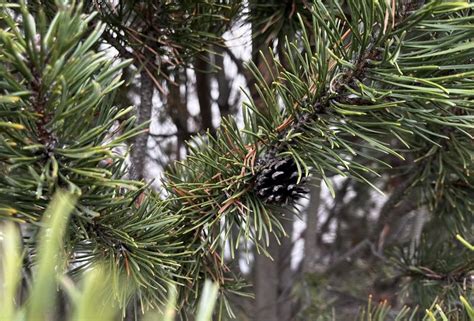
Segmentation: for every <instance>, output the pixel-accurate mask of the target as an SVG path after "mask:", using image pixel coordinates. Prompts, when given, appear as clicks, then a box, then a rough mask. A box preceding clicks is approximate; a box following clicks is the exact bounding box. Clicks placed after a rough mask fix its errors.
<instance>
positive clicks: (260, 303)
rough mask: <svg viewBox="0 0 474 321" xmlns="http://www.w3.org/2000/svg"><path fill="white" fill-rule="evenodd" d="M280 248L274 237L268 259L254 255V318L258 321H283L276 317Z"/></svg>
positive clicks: (269, 248)
mask: <svg viewBox="0 0 474 321" xmlns="http://www.w3.org/2000/svg"><path fill="white" fill-rule="evenodd" d="M279 248H280V246H279V245H278V243H277V241H276V240H275V238H274V237H272V238H271V239H270V245H269V247H268V249H267V250H268V253H269V254H270V255H271V256H272V258H269V257H267V256H265V255H263V254H257V253H255V267H254V292H255V318H254V320H258V321H283V319H281V318H279V315H278V304H277V302H278V284H279V282H280V280H279V277H278V265H277V264H276V263H275V262H277V261H278V252H279Z"/></svg>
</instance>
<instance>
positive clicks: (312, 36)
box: [0, 0, 474, 305]
mask: <svg viewBox="0 0 474 321" xmlns="http://www.w3.org/2000/svg"><path fill="white" fill-rule="evenodd" d="M216 5H217V4H216ZM473 6H474V5H473V4H470V3H467V2H449V1H429V2H427V3H426V4H425V5H423V6H419V7H413V8H406V7H401V6H399V3H398V1H373V0H349V1H347V6H346V7H345V8H342V7H341V6H340V4H339V1H336V0H331V1H324V2H323V1H313V2H312V3H308V4H305V5H304V10H305V12H306V14H307V16H309V17H310V18H309V20H308V19H307V17H305V18H304V19H303V17H302V16H299V23H300V25H301V32H299V33H297V34H296V36H295V39H291V40H286V41H284V43H283V44H282V45H281V46H282V48H284V49H283V50H282V51H281V52H280V53H279V54H275V55H274V58H273V61H267V65H268V73H269V74H270V75H271V78H272V81H271V82H270V83H268V82H267V81H265V80H264V78H263V76H262V75H261V73H260V71H259V70H258V68H256V67H255V66H254V67H253V68H252V67H251V70H252V72H253V73H254V75H255V78H256V79H257V80H258V81H257V85H256V86H257V92H258V93H259V95H260V98H261V99H260V100H259V104H263V106H257V105H256V102H254V101H252V100H251V99H250V102H249V103H247V104H246V105H245V106H244V108H243V109H244V117H243V118H244V121H243V122H244V124H243V126H240V125H238V124H237V123H236V121H235V120H233V119H232V118H229V119H224V120H223V121H222V125H221V127H220V128H219V129H218V130H217V132H216V133H213V134H209V135H201V136H196V137H194V138H193V139H192V140H191V141H190V142H189V155H188V156H187V158H186V159H185V160H183V161H181V162H177V163H176V164H174V165H173V167H172V168H171V169H170V170H169V171H168V172H167V173H166V175H165V179H164V181H163V186H164V188H165V189H166V193H165V194H164V195H157V194H156V193H154V192H153V191H152V190H151V189H150V188H149V187H148V186H144V185H143V184H142V183H140V182H135V181H131V180H126V179H125V178H124V177H125V174H126V171H127V168H126V164H125V156H124V155H123V153H122V150H123V146H124V143H125V142H126V140H127V139H129V138H130V137H132V136H134V135H136V134H137V133H139V132H140V130H141V128H140V127H139V126H138V127H137V126H134V116H132V115H131V111H132V108H127V109H120V108H118V107H116V106H114V105H113V103H112V101H113V95H114V91H115V90H116V89H117V88H118V87H119V86H120V85H121V84H122V82H121V80H120V77H121V69H122V68H123V67H124V66H126V65H127V64H129V63H130V62H129V61H127V60H124V61H115V60H112V59H111V58H110V57H109V56H107V54H106V51H102V50H100V46H99V40H100V39H101V35H102V33H103V32H104V29H105V28H106V26H105V25H104V24H101V23H94V28H93V29H89V23H90V22H91V21H93V20H94V19H96V17H95V16H94V15H93V14H92V15H83V14H82V13H81V10H82V8H81V6H78V5H71V4H68V3H65V2H64V3H63V2H58V4H57V14H56V15H55V16H54V18H53V19H52V20H51V21H49V19H48V18H47V16H46V15H44V14H42V13H41V11H40V12H38V13H37V14H36V15H35V17H33V16H32V15H31V14H30V13H29V12H28V10H27V9H26V6H25V5H16V4H1V10H2V11H1V16H0V23H1V24H2V25H4V26H5V27H4V28H3V29H2V30H0V171H1V172H2V176H1V177H0V215H1V218H2V219H8V220H13V221H16V222H19V223H27V224H30V225H32V226H35V225H37V224H38V221H39V220H40V219H41V217H42V215H43V214H44V211H45V209H46V206H47V204H48V202H49V201H50V200H51V197H52V195H53V194H54V192H55V191H57V190H58V189H67V190H69V191H71V192H72V193H74V194H76V195H77V197H78V202H77V205H76V207H75V209H74V212H73V216H72V218H71V220H70V223H69V225H68V231H67V235H68V237H67V240H68V241H67V246H66V249H67V251H68V253H69V254H70V263H71V268H72V272H79V271H81V270H83V269H85V268H87V267H89V266H90V265H91V264H93V263H94V262H96V261H98V260H99V259H105V260H106V262H107V264H108V266H109V267H110V268H111V270H113V271H115V272H121V273H123V274H125V275H126V276H128V279H129V280H130V282H132V283H133V284H134V285H135V286H136V287H137V288H138V289H139V292H138V293H139V294H138V296H139V298H140V299H141V300H142V301H143V302H144V303H145V304H150V305H155V304H156V303H157V302H159V301H160V300H162V299H163V298H164V297H166V289H167V284H168V283H176V284H178V289H179V291H180V294H181V296H180V298H181V301H180V303H181V304H184V303H189V302H192V301H193V300H194V299H195V297H196V296H195V295H196V293H198V291H199V289H200V288H201V287H202V282H203V281H204V280H205V279H206V278H210V279H212V280H213V281H215V282H217V283H218V284H219V285H220V286H221V298H222V299H225V297H226V294H227V293H229V292H226V290H229V291H230V292H235V291H239V290H240V284H239V283H238V282H234V281H236V277H235V276H233V275H231V273H230V272H229V269H228V268H227V266H226V265H225V264H226V262H225V260H224V249H225V248H226V246H228V248H229V249H230V252H231V257H233V255H234V251H235V249H236V248H238V247H239V246H241V245H242V244H244V245H245V244H247V241H249V240H251V241H253V242H254V244H255V246H256V247H257V248H258V249H259V250H260V251H262V252H265V251H266V250H265V248H266V247H267V246H268V242H269V238H270V237H269V236H270V234H272V233H274V234H276V235H277V236H283V235H285V232H284V230H283V227H282V224H281V222H280V215H281V212H282V209H283V208H284V207H285V206H291V205H294V204H295V201H296V199H298V198H299V197H301V196H303V195H304V193H305V192H306V187H307V186H306V185H307V181H308V178H309V177H310V176H315V177H318V178H321V179H322V181H323V182H325V184H326V185H327V186H328V188H329V190H331V191H333V187H332V184H331V180H330V179H329V178H330V177H331V176H333V175H341V176H344V177H352V178H354V179H357V180H360V181H361V182H365V183H367V184H369V185H371V186H372V187H373V188H375V189H377V188H378V187H377V185H376V183H375V178H376V177H377V175H379V174H380V173H382V172H383V171H384V169H386V168H388V167H390V164H389V163H387V162H386V161H385V157H386V156H387V155H391V156H395V157H397V158H399V159H400V161H401V162H403V161H405V160H406V159H410V160H412V161H411V162H412V163H410V164H408V165H409V166H410V168H412V169H416V170H413V171H412V174H411V175H410V181H409V184H407V186H408V188H409V190H410V191H413V192H414V193H419V194H420V196H421V197H420V198H419V199H420V206H422V205H428V206H429V210H430V212H431V214H432V217H433V222H440V221H442V222H444V223H446V224H445V229H446V232H447V233H448V234H450V235H454V234H455V233H460V234H462V235H468V236H467V237H469V233H472V228H473V216H472V212H473V211H474V208H473V206H474V205H473V202H472V197H473V191H474V189H473V184H474V182H473V179H472V175H469V174H470V173H471V172H472V170H473V169H474V168H473V156H472V155H474V149H473V145H472V139H473V136H472V135H473V128H474V121H473V119H474V118H473V113H472V110H473V108H474V100H473V96H474V87H473V82H472V76H473V75H474V64H473V61H472V57H473V55H474V43H473V39H474V28H473V21H474V19H473V15H472V8H473ZM282 41H283V40H282ZM454 57H455V58H454ZM270 66H271V67H270ZM262 110H267V111H268V112H266V113H265V114H264V113H262V112H261V111H262ZM242 240H244V241H245V242H241V241H242ZM420 246H421V245H420ZM419 257H420V260H421V257H422V256H421V255H420V256H419ZM409 262H413V258H410V259H407V262H405V263H406V264H410V263H409ZM463 262H464V263H460V265H459V266H461V267H460V268H461V270H460V271H458V273H459V274H458V275H459V279H455V280H453V279H452V278H446V281H454V282H459V281H460V280H461V279H462V278H463V277H464V276H466V275H467V273H468V271H469V270H470V269H472V265H473V262H474V261H473V258H472V254H469V255H466V256H464V261H463ZM406 264H405V265H406ZM459 266H458V268H459ZM115 272H114V273H115ZM444 273H445V274H446V275H452V274H450V273H451V271H449V269H448V270H446V271H445V272H444ZM443 280H444V279H443Z"/></svg>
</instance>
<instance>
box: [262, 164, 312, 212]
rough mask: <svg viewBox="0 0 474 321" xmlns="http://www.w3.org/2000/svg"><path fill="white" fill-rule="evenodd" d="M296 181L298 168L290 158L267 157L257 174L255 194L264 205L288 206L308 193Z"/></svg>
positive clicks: (300, 183)
mask: <svg viewBox="0 0 474 321" xmlns="http://www.w3.org/2000/svg"><path fill="white" fill-rule="evenodd" d="M297 181H298V168H297V166H296V164H295V162H294V160H293V158H291V157H284V158H275V157H271V156H270V157H267V158H266V160H264V161H263V162H262V164H261V170H260V171H259V173H258V174H257V179H256V182H255V187H254V189H255V192H256V193H257V195H258V196H259V197H260V198H261V199H263V200H264V202H266V203H269V204H270V203H273V204H288V203H292V202H293V201H295V200H297V199H299V198H300V197H301V196H303V194H306V193H308V190H307V188H305V187H303V186H302V183H304V181H303V180H301V181H300V182H299V183H297Z"/></svg>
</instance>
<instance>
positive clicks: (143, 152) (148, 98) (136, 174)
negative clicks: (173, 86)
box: [131, 70, 154, 180]
mask: <svg viewBox="0 0 474 321" xmlns="http://www.w3.org/2000/svg"><path fill="white" fill-rule="evenodd" d="M140 82H141V86H140V106H139V108H138V110H137V125H138V126H139V125H141V124H143V123H145V122H147V121H149V120H150V119H151V110H152V108H153V93H154V85H153V81H152V80H151V78H150V76H149V75H148V74H147V72H146V71H145V70H143V71H142V72H141V74H140ZM147 128H148V127H147ZM147 143H148V130H147V131H146V132H144V133H141V134H140V135H138V136H136V137H135V141H134V144H133V148H132V153H131V161H132V178H133V179H136V180H142V179H144V178H145V165H146V160H147V151H148V148H147Z"/></svg>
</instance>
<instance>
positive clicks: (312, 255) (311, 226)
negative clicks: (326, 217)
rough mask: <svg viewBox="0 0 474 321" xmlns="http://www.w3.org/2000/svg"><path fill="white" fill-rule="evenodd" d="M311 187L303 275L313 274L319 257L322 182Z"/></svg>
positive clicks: (305, 233) (307, 212) (305, 234)
mask: <svg viewBox="0 0 474 321" xmlns="http://www.w3.org/2000/svg"><path fill="white" fill-rule="evenodd" d="M315 184H318V185H315V186H312V187H311V191H310V198H309V205H308V210H307V211H306V229H305V232H304V256H303V261H302V264H303V274H305V273H311V272H313V270H314V264H315V261H316V257H317V253H318V251H317V246H318V244H317V241H318V218H319V216H318V212H319V207H320V203H321V181H320V180H318V182H315Z"/></svg>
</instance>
